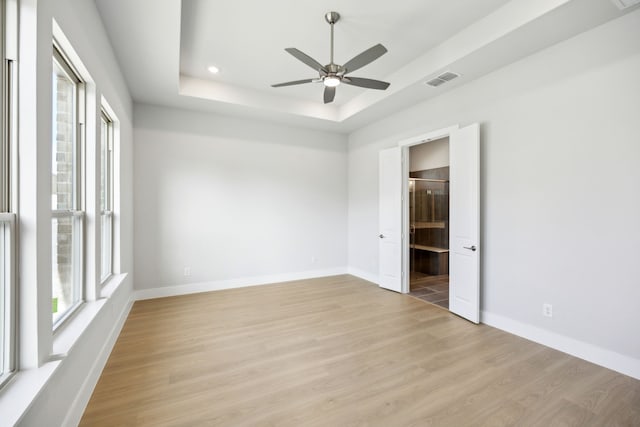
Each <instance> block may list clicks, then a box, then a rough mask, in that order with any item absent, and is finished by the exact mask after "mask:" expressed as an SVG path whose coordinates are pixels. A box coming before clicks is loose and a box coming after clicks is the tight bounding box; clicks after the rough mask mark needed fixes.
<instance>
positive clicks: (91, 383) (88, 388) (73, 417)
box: [63, 292, 135, 427]
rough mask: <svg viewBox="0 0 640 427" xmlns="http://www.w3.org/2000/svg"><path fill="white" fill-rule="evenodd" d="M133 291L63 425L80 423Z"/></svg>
mask: <svg viewBox="0 0 640 427" xmlns="http://www.w3.org/2000/svg"><path fill="white" fill-rule="evenodd" d="M133 296H134V295H133V292H132V293H131V295H130V296H129V300H128V301H127V303H126V304H125V305H124V307H123V308H122V310H121V311H120V315H119V316H118V317H117V319H116V321H115V322H114V325H113V328H112V329H111V333H110V334H109V336H108V338H107V339H106V340H105V342H104V345H103V346H102V348H101V349H100V352H99V353H98V357H96V360H95V361H94V363H93V365H92V366H91V370H90V371H89V372H88V374H87V378H86V379H85V380H84V382H83V383H82V386H81V387H80V390H78V394H76V397H75V399H74V400H73V403H72V404H71V407H70V408H69V412H67V416H66V417H65V420H64V423H63V426H70V427H71V426H77V425H78V424H80V420H81V419H82V415H83V414H84V411H85V409H86V407H87V404H88V403H89V399H90V398H91V395H92V394H93V390H94V388H95V386H96V384H97V383H98V379H100V375H101V374H102V370H103V369H104V365H105V364H106V363H107V359H109V356H110V355H111V350H112V349H113V346H114V345H115V343H116V340H117V339H118V336H119V335H120V331H122V327H123V326H124V322H125V321H126V320H127V317H128V316H129V312H130V311H131V307H132V306H133V303H134V302H135V300H134V298H133Z"/></svg>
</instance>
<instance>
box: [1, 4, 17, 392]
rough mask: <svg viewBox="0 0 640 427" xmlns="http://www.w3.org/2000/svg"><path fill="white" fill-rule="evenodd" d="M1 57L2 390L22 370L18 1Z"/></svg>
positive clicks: (10, 10) (10, 9)
mask: <svg viewBox="0 0 640 427" xmlns="http://www.w3.org/2000/svg"><path fill="white" fill-rule="evenodd" d="M0 34H1V37H0V40H1V42H2V43H0V53H1V57H2V64H1V65H0V84H2V90H1V92H0V93H1V94H2V99H1V100H0V121H1V124H2V132H1V134H0V138H1V140H0V165H2V174H1V176H0V186H2V188H1V191H0V193H1V194H2V197H1V200H0V226H1V229H0V242H1V244H4V248H3V252H4V253H5V259H3V260H0V262H3V263H4V277H3V278H2V280H3V282H4V283H5V285H6V287H5V288H4V289H0V292H3V294H4V295H3V297H4V298H3V299H4V310H3V311H4V313H5V318H4V319H3V324H4V331H3V336H4V337H5V342H4V343H3V345H4V344H6V347H4V353H3V355H2V356H3V358H2V361H3V362H2V366H0V368H2V369H1V370H0V388H1V387H2V386H3V385H5V384H6V383H7V382H8V381H9V379H10V378H12V377H13V375H14V374H15V372H16V371H17V369H18V364H17V360H18V349H17V333H18V329H17V293H18V287H17V282H16V277H17V275H16V267H17V265H18V264H17V258H16V254H17V253H18V251H17V239H16V222H17V218H16V214H15V211H14V209H15V207H16V206H17V203H16V198H17V191H15V189H16V188H17V179H16V177H17V171H16V168H15V167H14V166H15V165H16V164H17V132H16V129H17V114H16V108H17V105H18V104H17V96H16V94H17V89H16V88H17V79H16V78H15V75H16V59H17V49H18V43H17V40H18V0H2V1H0Z"/></svg>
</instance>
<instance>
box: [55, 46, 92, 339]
mask: <svg viewBox="0 0 640 427" xmlns="http://www.w3.org/2000/svg"><path fill="white" fill-rule="evenodd" d="M52 61H55V62H56V64H57V65H58V66H59V67H60V68H61V69H62V71H63V72H64V73H65V74H66V75H67V77H68V78H69V79H70V80H71V81H73V82H74V84H75V97H74V105H75V109H74V110H75V111H74V125H75V126H74V129H73V130H74V141H73V159H74V165H73V169H72V187H73V189H72V203H71V206H70V209H54V208H53V206H51V218H52V235H51V239H52V240H51V243H52V244H53V224H54V222H53V220H55V219H60V218H71V222H72V243H71V245H72V249H71V256H72V269H71V277H72V279H71V280H72V289H73V292H74V295H76V296H77V297H76V298H75V299H74V301H72V304H71V306H69V307H68V308H67V309H66V310H65V312H64V313H61V314H60V316H59V317H58V318H57V319H55V320H53V314H54V313H53V311H52V323H53V324H52V327H53V331H54V332H55V331H56V330H57V329H58V328H59V327H60V326H61V325H63V324H64V323H65V322H66V320H68V319H69V318H70V317H72V316H73V314H75V312H76V311H77V310H78V308H80V307H81V306H82V304H84V302H85V300H86V289H85V285H84V283H85V281H84V262H85V259H84V240H85V225H84V221H85V216H86V211H85V210H84V205H85V203H84V202H85V201H84V191H85V179H84V175H85V173H84V170H85V169H84V168H85V164H84V152H85V147H84V146H85V135H84V132H85V129H84V128H85V115H86V99H85V97H86V88H85V81H84V79H83V78H82V76H81V75H80V73H79V72H78V71H77V69H76V68H75V67H74V65H73V62H72V61H71V60H70V59H69V58H68V56H67V55H65V53H64V50H63V49H62V48H61V47H60V45H59V44H58V43H57V41H56V40H55V39H54V40H53V54H52ZM52 93H53V94H55V91H54V90H53V88H52ZM52 116H53V114H52ZM52 125H53V124H52ZM52 132H53V128H52ZM52 136H53V135H52ZM52 148H53V145H52ZM55 155H56V153H54V152H53V151H52V152H51V156H52V162H51V166H53V158H54V157H55ZM51 174H52V175H53V170H51ZM52 194H53V192H52ZM51 261H52V262H51V269H52V271H51V280H52V286H53V275H54V274H55V273H54V269H55V268H57V267H56V266H57V264H56V263H54V262H53V257H52V260H51ZM52 292H53V288H52ZM52 303H53V295H52Z"/></svg>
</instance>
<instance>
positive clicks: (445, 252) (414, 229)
mask: <svg viewBox="0 0 640 427" xmlns="http://www.w3.org/2000/svg"><path fill="white" fill-rule="evenodd" d="M409 160H410V169H409V235H410V238H409V257H410V272H411V274H410V290H409V295H411V296H414V297H416V298H419V299H421V300H423V301H426V302H428V303H431V304H435V305H437V306H440V307H443V308H445V309H447V310H448V309H449V138H448V137H447V138H442V139H438V140H435V141H429V142H425V143H422V144H419V145H415V146H413V147H411V148H410V150H409Z"/></svg>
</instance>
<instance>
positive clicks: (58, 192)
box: [51, 60, 76, 210]
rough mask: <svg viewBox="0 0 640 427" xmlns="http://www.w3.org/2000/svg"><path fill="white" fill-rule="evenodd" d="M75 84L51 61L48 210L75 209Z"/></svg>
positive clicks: (56, 63)
mask: <svg viewBox="0 0 640 427" xmlns="http://www.w3.org/2000/svg"><path fill="white" fill-rule="evenodd" d="M75 134H76V82H75V81H73V80H72V79H71V78H70V76H69V75H68V74H67V73H66V72H65V71H64V69H63V68H62V67H61V66H60V65H59V64H58V62H57V61H55V60H54V61H53V138H52V139H53V141H52V143H53V147H52V155H51V159H52V165H51V171H52V177H51V183H52V190H51V208H52V209H54V210H71V209H74V208H75V200H74V198H75V188H74V179H75V169H76V167H75V163H76V161H75V153H76V150H75V140H76V138H75Z"/></svg>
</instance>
